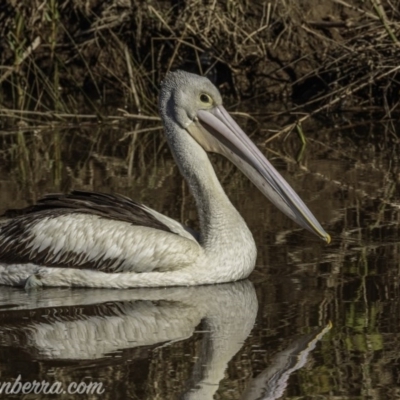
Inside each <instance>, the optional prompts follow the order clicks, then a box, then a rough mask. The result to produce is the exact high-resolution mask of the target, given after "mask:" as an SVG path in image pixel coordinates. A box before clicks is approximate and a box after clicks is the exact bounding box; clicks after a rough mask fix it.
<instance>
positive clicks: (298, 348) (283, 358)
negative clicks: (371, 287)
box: [242, 322, 332, 400]
mask: <svg viewBox="0 0 400 400" xmlns="http://www.w3.org/2000/svg"><path fill="white" fill-rule="evenodd" d="M331 328H332V323H331V322H329V324H328V325H327V326H325V327H324V328H321V329H318V330H316V331H315V332H313V333H310V334H308V335H304V336H301V337H300V338H298V339H297V340H295V341H294V342H292V343H291V344H290V346H289V347H288V348H287V349H285V350H283V351H281V352H279V353H278V354H277V355H276V356H275V357H274V358H273V360H272V362H271V365H270V366H269V367H268V368H267V369H265V370H264V371H263V372H261V374H260V375H258V376H257V377H256V378H254V379H253V380H252V381H251V383H250V385H249V386H248V387H247V389H246V390H245V392H244V393H243V396H242V399H243V400H256V399H257V400H274V399H279V398H280V397H281V396H282V395H283V392H284V390H285V388H286V386H287V381H288V379H289V377H290V375H291V374H292V373H293V372H294V371H296V370H298V369H300V368H302V367H303V366H304V364H305V363H306V361H307V357H308V355H309V354H310V352H311V351H313V350H314V348H315V346H316V344H317V343H318V341H319V340H320V339H321V338H322V336H324V335H325V333H326V332H328V331H329V330H330V329H331Z"/></svg>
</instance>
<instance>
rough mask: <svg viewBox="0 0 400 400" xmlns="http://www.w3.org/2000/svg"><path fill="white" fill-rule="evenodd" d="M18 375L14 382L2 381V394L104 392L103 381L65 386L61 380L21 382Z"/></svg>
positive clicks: (0, 391)
mask: <svg viewBox="0 0 400 400" xmlns="http://www.w3.org/2000/svg"><path fill="white" fill-rule="evenodd" d="M21 380H22V378H21V375H18V376H17V378H16V379H15V381H13V382H0V394H45V395H46V394H103V393H104V392H105V389H104V388H103V383H102V382H71V383H70V384H68V385H67V387H66V388H64V385H63V384H62V382H60V381H55V382H47V381H36V380H33V381H32V382H29V381H26V382H23V381H22V382H21Z"/></svg>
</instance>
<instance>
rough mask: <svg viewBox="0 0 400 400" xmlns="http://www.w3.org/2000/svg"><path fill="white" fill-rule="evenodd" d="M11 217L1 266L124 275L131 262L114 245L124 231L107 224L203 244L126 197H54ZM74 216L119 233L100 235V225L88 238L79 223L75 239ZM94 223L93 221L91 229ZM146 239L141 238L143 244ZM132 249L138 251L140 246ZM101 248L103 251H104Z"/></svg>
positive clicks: (0, 240) (1, 232) (4, 228)
mask: <svg viewBox="0 0 400 400" xmlns="http://www.w3.org/2000/svg"><path fill="white" fill-rule="evenodd" d="M10 214H13V215H14V217H13V218H11V219H9V220H7V221H5V222H3V223H2V224H1V225H0V262H4V263H10V264H11V263H35V264H38V265H46V266H56V267H69V268H90V269H97V270H100V271H104V272H116V271H120V270H124V268H125V264H126V259H125V258H124V254H123V251H121V250H120V247H121V246H120V247H118V246H117V245H115V247H116V248H118V249H119V250H118V251H114V245H113V239H114V238H113V235H114V236H118V235H117V232H116V229H115V226H119V225H118V224H115V223H114V224H111V223H108V224H107V223H106V221H120V222H122V225H121V227H122V228H123V226H125V227H126V224H129V225H130V226H143V227H146V228H152V229H154V230H156V231H164V232H168V233H170V234H171V235H179V236H183V237H184V238H186V239H189V240H190V241H196V239H197V238H196V234H195V233H192V232H193V231H191V230H189V229H188V228H186V227H184V226H183V225H181V224H180V223H178V222H177V221H174V220H172V219H171V218H169V217H166V216H164V215H162V214H159V213H157V212H156V211H154V210H152V209H150V208H148V207H146V206H144V205H142V204H139V203H136V202H134V201H132V200H131V199H129V198H128V197H125V196H121V195H111V194H105V193H94V192H84V191H74V192H72V193H70V194H66V195H65V194H50V195H47V196H45V197H44V198H42V199H40V200H39V201H38V202H37V204H35V205H33V206H30V207H27V208H25V209H22V210H18V211H15V210H13V211H11V212H8V213H7V214H6V217H7V216H10ZM16 214H18V215H16ZM68 215H89V216H93V218H94V219H95V220H96V221H97V220H98V219H103V220H105V224H104V226H112V227H113V229H114V231H112V232H107V230H106V231H103V233H99V232H98V226H99V224H97V225H96V227H97V232H96V229H94V231H95V232H94V233H93V234H92V236H88V235H86V236H82V233H81V232H80V229H79V225H77V224H76V223H75V225H74V232H73V234H72V235H71V232H68V228H71V227H69V226H68V225H67V223H66V222H65V221H69V220H72V219H73V218H70V219H69V218H68ZM90 218H91V217H89V218H87V221H88V223H90V221H91V219H90ZM62 221H64V222H62ZM85 221H86V219H85ZM53 227H54V228H53ZM84 229H86V227H83V229H82V231H83V230H84ZM125 229H126V228H125ZM87 230H89V229H87ZM52 232H57V233H58V237H57V240H54V239H53V238H52ZM155 233H156V232H155ZM79 235H81V236H82V240H79V239H80V237H81V236H79ZM101 235H105V237H106V239H104V240H103V239H102V236H101ZM164 236H165V235H164ZM167 236H168V235H167ZM123 239H124V238H123V235H121V234H120V235H119V236H118V237H115V241H116V243H117V242H118V240H120V241H121V240H123ZM130 239H132V237H131V238H130ZM140 239H141V238H140V237H139V238H138V239H137V240H138V241H140ZM71 240H74V246H71V245H70V243H69V241H71ZM102 240H103V241H104V243H102V245H101V246H100V245H99V241H102ZM106 242H107V243H106ZM118 243H119V244H120V242H118ZM129 243H131V242H129ZM86 246H87V247H86ZM131 247H134V243H132V246H131ZM99 248H101V249H102V250H98V249H99ZM125 248H126V247H125ZM96 249H97V250H96ZM96 252H97V253H96ZM139 272H140V271H139Z"/></svg>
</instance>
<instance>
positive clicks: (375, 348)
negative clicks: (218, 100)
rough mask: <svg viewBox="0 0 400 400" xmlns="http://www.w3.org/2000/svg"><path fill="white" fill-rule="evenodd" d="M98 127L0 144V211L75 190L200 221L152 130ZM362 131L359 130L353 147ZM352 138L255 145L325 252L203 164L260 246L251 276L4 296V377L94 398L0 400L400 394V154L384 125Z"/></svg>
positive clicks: (328, 133)
mask: <svg viewBox="0 0 400 400" xmlns="http://www.w3.org/2000/svg"><path fill="white" fill-rule="evenodd" d="M242 125H243V124H242ZM107 129H108V130H110V129H113V130H114V133H113V134H112V135H114V136H115V135H116V133H115V132H116V131H117V128H115V127H113V128H109V127H108V128H107V127H104V128H103V127H102V128H93V127H75V128H74V130H73V133H72V132H71V130H65V129H58V130H56V131H54V130H45V131H42V132H40V133H38V132H35V133H32V132H29V133H21V132H17V133H13V138H14V139H13V140H15V141H13V140H11V139H9V138H8V139H7V138H4V139H3V141H7V140H8V141H9V146H10V151H9V152H8V153H7V154H6V156H5V159H4V160H3V162H2V163H1V165H0V167H1V170H0V173H1V175H0V211H5V210H6V209H9V208H18V207H22V206H25V205H27V204H30V203H31V202H32V201H34V200H35V199H37V198H38V197H40V196H41V195H43V194H44V193H47V192H54V191H66V190H70V189H72V188H82V189H89V190H100V191H105V192H119V193H122V194H125V195H128V196H131V197H133V198H134V199H136V200H138V201H141V202H145V203H146V204H148V205H150V206H152V207H154V208H155V209H157V210H158V211H161V212H163V213H165V214H167V215H169V216H172V217H174V218H176V219H179V220H181V221H183V222H185V223H188V224H193V225H194V226H196V224H197V221H196V210H195V207H194V204H193V199H192V198H191V196H190V194H189V193H188V190H187V187H186V185H185V184H184V183H183V181H182V179H181V177H180V175H179V171H178V169H177V167H176V166H175V164H174V162H173V160H172V159H171V157H170V156H169V153H168V151H167V149H166V146H165V144H163V143H162V142H161V141H160V140H159V139H157V137H159V136H160V133H159V132H156V131H154V132H153V133H151V134H146V135H143V136H140V134H139V135H136V136H135V135H130V136H128V137H127V138H125V139H124V140H122V141H119V139H116V140H115V141H111V142H110V140H109V139H108V140H107V139H106V138H107V135H108V137H110V136H112V135H111V134H110V132H109V131H108V130H107ZM312 130H314V132H312ZM125 131H127V132H128V131H129V129H128V128H126V127H125ZM125 131H123V132H125ZM360 131H363V132H367V133H368V134H366V135H364V136H362V137H361V138H359V137H358V138H357V133H359V132H360ZM54 132H55V133H54ZM88 132H90V135H88ZM338 132H340V134H339V133H338ZM348 133H349V132H345V131H340V130H335V129H333V128H331V127H329V126H328V127H327V126H325V127H323V128H322V127H321V126H319V125H318V124H317V123H315V125H313V127H312V128H310V135H309V137H310V140H309V141H308V144H307V146H306V148H305V150H304V152H302V151H301V145H300V142H299V139H298V137H297V136H296V135H295V134H292V135H291V136H290V137H289V138H287V139H286V140H283V139H282V140H278V141H275V142H273V148H271V149H269V151H267V150H266V151H265V152H266V154H267V156H268V157H269V159H270V160H271V161H272V162H273V164H274V165H276V166H277V168H278V169H279V171H280V172H281V173H282V174H283V175H284V176H285V178H287V180H288V181H289V182H290V183H291V184H292V185H293V187H294V188H295V190H296V191H297V192H298V193H299V194H300V196H301V197H302V198H303V200H304V201H305V202H306V203H307V204H308V205H309V206H310V208H311V210H313V212H314V213H315V215H316V216H317V217H318V219H319V220H320V222H321V223H322V225H323V226H324V227H325V228H326V230H327V231H328V232H329V233H330V234H331V236H332V244H331V245H329V246H326V245H325V244H324V243H321V242H320V241H319V240H318V239H317V238H315V237H313V236H312V235H311V234H309V233H308V232H305V231H304V230H302V229H300V228H298V227H297V226H295V224H294V223H292V222H291V221H290V220H288V219H287V218H286V217H285V216H283V215H282V214H281V213H280V212H278V211H277V210H275V209H274V208H273V207H272V206H271V205H270V204H269V203H268V201H267V200H266V199H264V198H263V196H262V195H261V194H260V193H259V192H258V191H257V189H256V188H254V187H253V186H252V185H251V183H250V182H248V181H247V179H246V178H245V177H244V176H242V175H241V174H240V172H238V171H236V170H235V169H234V168H233V167H232V166H231V165H230V164H229V163H228V162H225V161H223V160H221V159H220V158H216V157H212V159H213V162H214V165H215V166H216V168H217V171H218V175H219V176H220V178H221V180H222V181H223V184H224V187H225V188H226V191H227V193H228V194H229V196H230V198H231V199H232V201H233V203H234V204H235V205H236V206H237V208H238V209H239V210H240V212H241V213H242V215H243V216H244V218H245V220H246V221H247V223H248V224H249V226H250V228H251V230H252V232H253V233H254V236H255V239H256V242H257V245H258V254H259V255H258V260H257V266H256V269H255V271H254V273H253V274H252V275H251V277H250V279H249V280H247V281H243V282H236V283H231V284H225V285H215V286H203V287H193V288H168V289H140V290H137V289H136V290H135V289H131V290H97V289H96V290H93V289H79V290H78V289H44V290H39V291H25V290H22V289H17V288H8V287H1V288H0V354H1V358H0V372H1V377H0V380H1V384H4V382H11V383H12V382H13V381H15V379H17V377H18V376H19V375H20V376H21V377H20V381H21V382H22V383H24V382H33V381H35V380H36V381H46V382H48V383H49V384H50V385H51V384H54V383H55V382H59V383H60V385H61V387H62V389H63V390H66V391H67V390H68V388H69V385H70V384H71V383H73V382H75V383H76V384H79V383H81V382H86V383H87V384H90V383H92V384H93V383H101V384H102V390H104V393H102V394H101V395H100V394H96V393H94V394H90V393H89V394H88V393H86V392H85V393H82V394H79V395H78V394H74V395H72V394H64V395H62V396H61V397H58V396H54V395H53V396H50V395H45V394H43V393H41V394H29V395H25V396H23V395H21V394H19V395H15V396H11V395H9V394H7V395H6V394H3V395H1V396H3V397H4V398H26V399H36V398H65V399H69V398H71V399H72V398H79V399H96V398H101V399H140V400H142V399H162V400H166V399H180V398H183V399H193V400H196V399H212V398H215V399H279V398H280V399H318V400H319V399H396V398H400V378H399V376H400V375H399V367H400V365H399V363H400V333H399V332H400V296H399V295H400V291H399V284H400V278H399V276H400V275H399V273H400V271H399V270H400V183H399V181H400V168H399V164H398V154H399V147H398V145H396V144H393V143H394V142H393V141H390V140H387V135H386V134H384V129H383V127H382V126H379V125H373V126H372V125H371V126H363V127H362V128H360V130H356V131H352V132H351V133H352V135H351V138H352V139H350V135H348ZM120 136H121V134H120ZM388 143H390V144H388ZM129 149H131V150H132V149H134V150H135V151H134V152H132V151H129ZM298 158H300V163H297V162H296V160H297V159H298ZM128 165H129V167H128ZM0 388H1V386H0ZM80 388H81V389H82V390H84V387H83V386H80Z"/></svg>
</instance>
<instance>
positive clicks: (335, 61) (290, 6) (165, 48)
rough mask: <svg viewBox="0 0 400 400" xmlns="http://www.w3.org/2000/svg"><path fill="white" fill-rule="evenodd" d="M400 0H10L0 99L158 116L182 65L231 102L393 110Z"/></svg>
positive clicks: (28, 105) (32, 106) (0, 43)
mask: <svg viewBox="0 0 400 400" xmlns="http://www.w3.org/2000/svg"><path fill="white" fill-rule="evenodd" d="M399 3H400V2H399V1H381V2H378V1H377V0H371V1H370V2H361V1H349V2H346V1H342V0H332V1H321V2H317V3H316V2H299V3H297V2H286V3H283V2H280V1H271V2H249V1H246V0H235V1H233V2H232V1H231V2H225V1H222V0H218V1H197V0H186V1H184V0H158V1H146V2H142V1H138V0H132V1H128V0H120V1H118V0H110V1H106V2H104V1H99V0H92V1H82V0H51V1H47V2H42V1H39V0H33V1H30V2H19V1H16V0H6V1H3V2H2V5H1V6H0V27H1V28H0V29H1V32H0V37H1V39H0V63H1V70H0V85H1V86H0V88H1V89H0V90H1V99H0V101H1V105H2V107H3V108H17V109H20V110H21V109H23V110H36V111H47V110H56V111H62V112H68V113H77V112H78V110H79V112H80V113H82V112H89V111H90V112H100V108H101V106H102V105H104V104H110V102H111V101H112V103H116V105H118V106H124V107H128V108H129V109H130V110H132V111H135V112H137V111H139V110H140V111H142V112H144V113H153V112H154V111H155V110H154V100H155V97H156V94H157V87H158V83H159V81H160V79H162V77H163V76H164V74H165V73H166V71H168V70H169V69H176V68H184V69H187V70H192V71H196V72H201V73H205V74H208V75H209V76H210V78H212V79H213V80H215V82H216V83H217V85H218V86H219V87H220V88H221V90H222V91H223V92H224V94H225V95H226V96H227V95H230V96H232V98H235V99H246V98H247V99H248V98H254V97H255V96H267V98H269V99H271V100H275V99H276V98H279V99H283V100H284V101H287V102H288V103H289V104H292V103H293V104H303V105H304V104H307V103H310V102H312V103H311V104H310V105H311V106H312V107H313V108H317V107H319V106H321V105H327V104H329V108H330V111H331V108H332V109H337V108H354V107H355V108H364V109H373V108H375V107H379V108H380V107H384V109H385V113H386V114H390V113H392V112H393V111H394V110H395V109H396V107H397V105H398V101H399V85H400V84H399V79H398V78H399V68H400V66H399V60H400V47H399V42H398V37H400V14H399V12H398V10H399V5H400V4H399ZM290 107H292V105H290Z"/></svg>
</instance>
